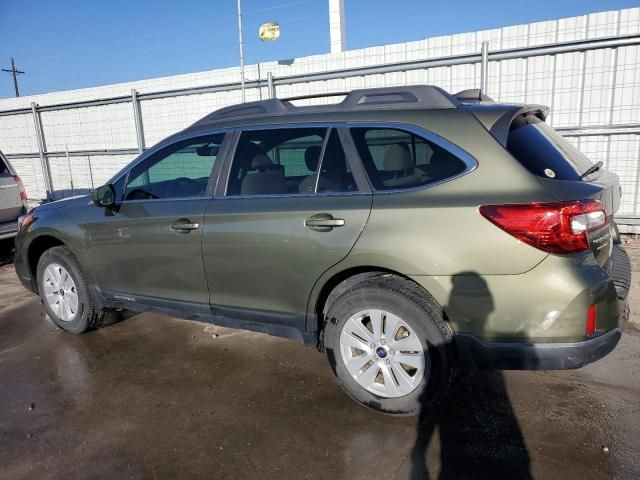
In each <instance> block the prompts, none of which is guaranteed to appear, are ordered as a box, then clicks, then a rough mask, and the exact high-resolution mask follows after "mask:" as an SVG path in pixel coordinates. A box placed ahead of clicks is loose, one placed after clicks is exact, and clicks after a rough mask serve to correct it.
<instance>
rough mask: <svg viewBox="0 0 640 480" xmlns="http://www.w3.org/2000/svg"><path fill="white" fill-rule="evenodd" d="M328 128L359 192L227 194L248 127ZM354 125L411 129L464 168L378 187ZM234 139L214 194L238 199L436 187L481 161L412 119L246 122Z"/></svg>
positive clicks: (409, 190)
mask: <svg viewBox="0 0 640 480" xmlns="http://www.w3.org/2000/svg"><path fill="white" fill-rule="evenodd" d="M314 127H317V128H327V129H332V128H335V129H336V130H337V132H338V135H339V137H340V141H341V143H342V148H343V149H344V152H345V157H346V160H347V162H348V164H349V167H350V168H351V171H352V173H353V176H354V180H355V181H356V185H357V187H358V191H357V192H319V193H315V192H314V193H279V194H269V195H227V188H228V185H229V173H230V170H231V164H232V162H233V157H234V154H235V151H236V148H237V145H238V141H239V139H240V135H241V134H242V132H245V131H255V130H274V129H284V128H314ZM351 128H389V129H394V130H401V131H405V132H407V133H411V134H413V135H416V136H418V137H420V138H423V139H424V140H427V141H429V142H432V143H435V144H436V145H438V146H439V147H441V148H443V149H444V150H446V151H447V152H449V153H451V154H452V155H454V156H455V157H456V158H458V159H460V160H461V161H462V162H463V163H464V164H465V168H464V170H462V172H460V173H457V174H456V175H452V176H451V177H447V178H444V179H442V180H439V181H437V182H433V183H428V184H426V185H419V186H416V187H410V188H398V189H393V190H376V189H375V188H373V185H372V184H371V181H370V179H369V176H368V175H367V173H366V171H365V169H364V164H363V163H362V159H361V158H360V155H359V154H358V151H357V148H356V146H355V143H354V141H353V137H352V136H351V132H350V131H349V130H350V129H351ZM329 133H330V130H328V131H327V134H329ZM232 137H233V138H232V140H231V141H230V142H229V148H228V151H227V152H225V153H227V155H226V158H225V164H224V166H223V167H222V168H223V170H222V173H221V175H220V176H219V178H218V181H217V186H216V190H215V194H214V198H237V199H245V198H285V197H295V198H299V197H318V196H347V195H371V194H372V193H373V194H376V195H380V194H390V193H402V192H412V191H417V190H424V189H427V188H431V187H435V186H437V185H441V184H443V183H446V182H450V181H452V180H455V179H457V178H460V177H462V176H464V175H467V174H468V173H471V172H473V171H474V170H475V169H476V168H477V167H478V161H477V160H476V159H475V157H473V156H472V155H471V154H469V153H468V152H467V151H466V150H463V149H462V148H460V147H459V146H457V145H456V144H454V143H452V142H450V141H449V140H446V139H445V138H443V137H441V136H440V135H438V134H436V133H434V132H431V131H429V130H427V129H425V128H423V127H419V126H417V125H413V124H410V123H403V122H363V121H342V122H304V123H293V124H292V123H283V124H269V125H247V126H242V127H236V128H235V129H234V131H233V135H232Z"/></svg>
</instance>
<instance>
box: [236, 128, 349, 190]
mask: <svg viewBox="0 0 640 480" xmlns="http://www.w3.org/2000/svg"><path fill="white" fill-rule="evenodd" d="M229 177H230V178H229V185H228V189H227V195H243V196H252V195H296V194H310V193H330V192H350V191H354V190H356V185H355V181H354V179H353V174H352V173H351V170H350V169H349V167H348V164H347V161H346V158H345V154H344V151H343V149H342V144H341V142H340V138H339V136H338V133H337V131H336V130H335V129H328V128H325V127H301V128H270V129H265V130H248V131H245V132H242V134H241V135H240V139H239V141H238V146H237V148H236V152H235V155H234V158H233V163H232V166H231V171H230V174H229Z"/></svg>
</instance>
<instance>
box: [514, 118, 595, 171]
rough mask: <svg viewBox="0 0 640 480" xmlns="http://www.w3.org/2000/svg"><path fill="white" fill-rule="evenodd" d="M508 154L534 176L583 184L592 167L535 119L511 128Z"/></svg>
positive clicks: (515, 122)
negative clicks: (581, 176) (588, 170)
mask: <svg viewBox="0 0 640 480" xmlns="http://www.w3.org/2000/svg"><path fill="white" fill-rule="evenodd" d="M507 150H508V151H509V153H511V155H513V156H514V157H515V158H516V159H517V160H518V161H519V162H520V163H521V164H522V165H523V166H524V167H525V168H526V169H527V170H529V171H530V172H531V173H533V174H534V175H538V176H540V177H545V178H555V179H557V180H580V175H581V174H582V173H583V172H585V171H586V170H587V169H588V168H589V167H591V165H592V163H591V162H590V161H589V159H588V158H587V157H585V156H584V155H583V154H582V153H581V152H580V151H579V150H578V149H577V148H575V147H574V146H573V145H571V144H570V143H569V142H568V141H567V140H566V139H565V138H563V137H562V136H561V135H560V134H559V133H558V132H556V131H555V130H554V129H553V128H551V127H550V126H549V125H547V124H546V123H544V121H543V120H540V119H539V118H538V117H536V116H534V115H526V116H523V117H519V118H517V119H516V120H514V122H513V123H512V124H511V131H510V132H509V138H508V140H507Z"/></svg>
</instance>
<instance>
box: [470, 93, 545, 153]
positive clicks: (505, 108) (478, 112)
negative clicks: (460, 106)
mask: <svg viewBox="0 0 640 480" xmlns="http://www.w3.org/2000/svg"><path fill="white" fill-rule="evenodd" d="M464 106H465V107H466V108H467V109H468V110H469V111H470V112H471V113H473V114H474V116H475V117H476V118H477V119H478V120H479V121H480V123H482V125H483V126H484V127H485V128H486V129H487V130H489V132H490V133H491V134H492V135H493V136H494V137H495V138H496V139H497V140H498V141H499V142H500V143H501V144H502V145H503V146H506V145H507V139H508V138H509V129H510V127H511V124H512V123H513V121H514V120H515V119H516V118H518V117H520V116H524V115H535V116H536V117H538V118H539V119H540V120H545V119H546V118H547V116H548V115H549V107H546V106H544V105H517V104H506V103H492V102H490V103H484V102H477V101H476V102H473V103H468V104H467V103H465V104H464Z"/></svg>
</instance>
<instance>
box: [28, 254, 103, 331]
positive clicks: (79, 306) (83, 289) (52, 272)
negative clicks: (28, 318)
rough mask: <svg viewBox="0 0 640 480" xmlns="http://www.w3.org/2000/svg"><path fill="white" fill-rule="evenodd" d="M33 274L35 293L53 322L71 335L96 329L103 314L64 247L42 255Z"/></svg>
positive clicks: (76, 262) (72, 258)
mask: <svg viewBox="0 0 640 480" xmlns="http://www.w3.org/2000/svg"><path fill="white" fill-rule="evenodd" d="M37 275H38V276H37V278H38V293H39V294H40V298H41V300H42V305H43V306H44V309H45V311H46V312H47V314H48V315H49V317H50V318H51V320H52V321H53V323H55V324H56V325H57V326H58V327H60V328H62V329H63V330H66V331H68V332H71V333H82V332H85V331H87V330H90V329H94V328H97V327H99V326H100V324H101V323H102V319H103V318H104V312H103V311H102V310H99V309H98V308H97V307H96V302H95V301H94V299H93V297H92V295H91V293H90V292H89V290H88V288H87V282H86V280H85V278H84V275H83V273H82V270H81V268H80V264H79V263H78V260H77V259H76V257H75V256H74V255H73V253H71V252H70V251H69V250H68V249H67V248H66V247H53V248H50V249H49V250H47V251H46V252H44V253H43V254H42V256H41V257H40V259H39V260H38V269H37Z"/></svg>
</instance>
